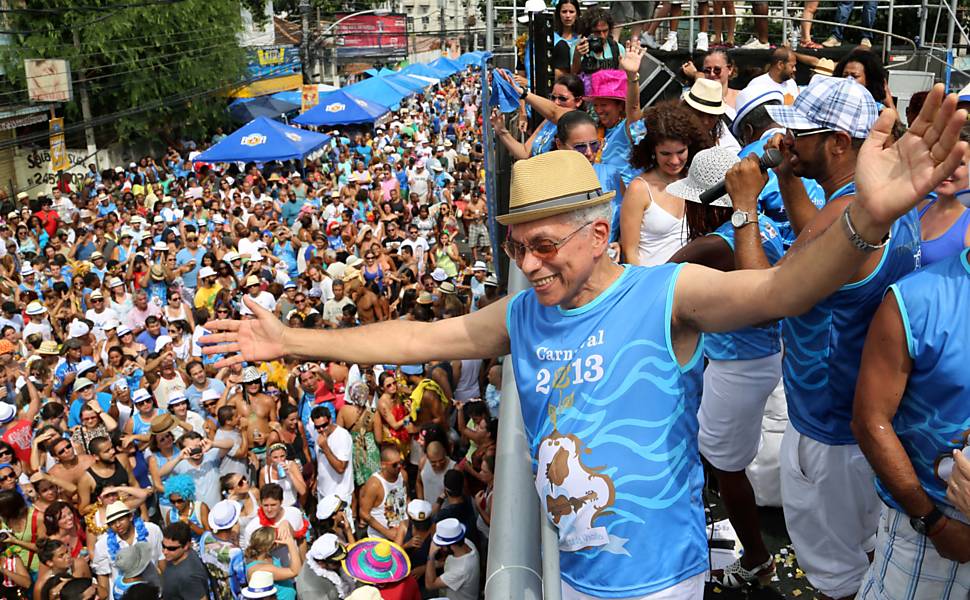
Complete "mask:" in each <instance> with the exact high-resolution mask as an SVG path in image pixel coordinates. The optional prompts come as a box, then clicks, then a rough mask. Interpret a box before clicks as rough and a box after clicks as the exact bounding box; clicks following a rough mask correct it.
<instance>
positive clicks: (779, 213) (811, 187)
mask: <svg viewBox="0 0 970 600" xmlns="http://www.w3.org/2000/svg"><path fill="white" fill-rule="evenodd" d="M784 103H785V97H784V95H783V94H782V93H781V92H780V91H779V90H777V89H773V88H772V87H758V86H752V85H749V86H748V87H746V88H744V89H743V90H741V92H740V93H739V94H738V98H737V115H736V116H735V117H734V121H733V122H732V124H731V132H732V133H733V134H734V135H735V136H736V137H737V138H738V140H740V141H741V143H742V144H744V147H742V148H741V152H739V153H738V156H740V157H741V158H744V157H746V156H748V155H751V154H754V155H756V156H758V157H761V156H763V155H764V153H765V145H766V144H767V143H768V141H769V140H771V139H772V138H773V137H774V136H776V135H778V134H783V133H784V132H785V130H784V129H782V128H780V127H778V124H777V123H775V122H774V120H773V119H772V118H771V115H769V114H768V108H767V107H768V106H774V105H783V104H784ZM802 185H803V186H804V188H805V193H806V194H807V195H808V198H809V200H811V201H812V204H814V205H815V206H817V207H822V206H824V205H825V190H823V189H822V187H821V186H820V185H819V184H818V183H817V182H816V181H815V180H814V179H809V178H805V177H803V178H802ZM758 211H759V212H761V213H763V214H764V215H765V216H767V217H768V218H770V219H771V220H772V221H774V222H775V223H777V224H778V232H779V234H781V239H782V243H783V244H784V245H785V248H788V247H790V246H791V245H792V244H793V243H794V242H795V237H796V234H795V233H794V232H793V231H792V227H791V224H790V223H789V222H788V214H787V213H786V212H785V204H784V201H783V200H782V196H781V190H780V189H779V187H778V176H777V175H776V174H775V171H774V169H770V170H769V171H768V183H766V184H765V187H764V189H762V190H761V194H760V195H759V196H758Z"/></svg>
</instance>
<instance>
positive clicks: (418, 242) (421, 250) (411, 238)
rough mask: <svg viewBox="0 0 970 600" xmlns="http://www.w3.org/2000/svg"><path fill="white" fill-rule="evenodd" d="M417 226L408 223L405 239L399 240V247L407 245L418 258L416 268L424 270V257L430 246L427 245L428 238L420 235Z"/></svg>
mask: <svg viewBox="0 0 970 600" xmlns="http://www.w3.org/2000/svg"><path fill="white" fill-rule="evenodd" d="M419 231H420V230H419V229H418V226H417V225H415V224H413V223H412V224H410V225H408V237H407V239H406V240H404V241H403V242H401V245H400V247H399V248H405V247H409V248H411V252H412V253H413V254H414V257H415V258H417V259H418V270H420V271H424V257H425V255H426V254H427V252H428V249H429V248H430V246H428V240H426V239H424V238H423V237H421V236H420V235H418V234H419Z"/></svg>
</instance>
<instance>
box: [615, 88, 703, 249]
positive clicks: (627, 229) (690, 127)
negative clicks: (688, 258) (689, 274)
mask: <svg viewBox="0 0 970 600" xmlns="http://www.w3.org/2000/svg"><path fill="white" fill-rule="evenodd" d="M643 120H644V124H645V125H646V127H647V135H646V136H645V137H644V138H643V140H641V141H640V143H638V144H637V145H636V146H634V147H633V152H632V153H631V156H630V164H631V165H632V166H633V167H634V168H636V169H642V170H643V173H641V174H640V175H638V176H637V177H635V178H634V179H633V181H631V182H630V186H629V187H628V188H627V191H626V197H625V199H624V202H623V206H622V207H621V209H620V247H621V249H622V251H623V260H624V262H626V263H628V264H631V265H644V266H652V265H659V264H663V263H665V262H667V260H668V259H669V258H670V257H671V256H672V255H673V254H674V252H676V251H677V250H679V249H680V248H681V247H682V246H683V245H684V244H685V243H686V241H687V240H686V237H685V232H684V210H685V209H684V200H683V198H677V197H675V196H671V195H670V194H668V193H667V192H666V188H667V186H668V185H669V184H670V183H673V182H674V181H677V180H678V179H681V178H682V177H684V176H685V175H686V174H687V169H688V167H689V166H690V161H691V159H693V157H694V154H696V153H697V152H699V151H700V150H703V149H704V148H708V147H710V146H711V145H712V143H711V139H710V136H709V135H708V134H707V133H706V132H705V131H704V129H703V128H702V126H701V125H700V123H699V122H698V121H697V119H696V117H694V115H693V113H692V112H691V111H690V109H688V108H686V107H684V106H682V105H680V104H678V103H676V102H664V103H662V104H658V105H656V106H653V107H651V108H649V109H647V111H646V112H645V113H644V118H643Z"/></svg>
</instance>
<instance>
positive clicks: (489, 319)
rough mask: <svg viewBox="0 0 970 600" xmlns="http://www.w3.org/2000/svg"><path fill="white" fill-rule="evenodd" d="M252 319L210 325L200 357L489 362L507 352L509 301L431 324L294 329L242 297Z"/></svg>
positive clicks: (400, 322)
mask: <svg viewBox="0 0 970 600" xmlns="http://www.w3.org/2000/svg"><path fill="white" fill-rule="evenodd" d="M244 302H246V305H247V306H248V307H249V309H250V310H252V311H253V314H254V315H256V318H255V319H248V320H244V321H229V320H223V321H210V322H209V323H207V324H206V328H207V329H209V330H210V331H212V332H213V333H212V334H210V335H207V336H204V337H203V338H202V339H201V340H200V343H201V344H202V345H203V347H202V351H203V352H204V353H205V354H228V355H231V356H227V357H226V358H224V359H222V360H221V361H219V362H218V363H216V367H222V366H226V365H231V364H234V363H238V362H242V361H270V360H276V359H278V358H280V357H282V356H295V357H298V358H301V359H304V360H340V361H346V362H350V363H358V364H381V363H386V364H398V365H407V364H416V363H425V362H431V361H434V360H437V359H472V358H492V357H495V356H501V355H502V354H507V353H508V352H509V335H508V331H507V330H506V326H505V311H506V308H507V306H508V300H507V299H506V300H501V301H499V302H496V303H495V304H491V305H489V306H487V307H485V308H483V309H482V310H479V311H475V312H473V313H471V314H468V315H465V316H462V317H456V318H452V319H443V320H441V321H435V322H433V323H421V322H417V321H405V320H395V321H384V322H381V323H374V324H372V325H365V326H363V327H352V328H347V329H327V330H321V329H295V328H291V327H286V326H284V325H283V323H281V322H280V320H279V319H277V318H276V317H275V316H274V315H273V313H271V312H269V311H267V310H265V309H263V308H262V307H261V306H259V305H258V304H256V303H255V302H252V301H251V300H250V299H249V298H245V299H244Z"/></svg>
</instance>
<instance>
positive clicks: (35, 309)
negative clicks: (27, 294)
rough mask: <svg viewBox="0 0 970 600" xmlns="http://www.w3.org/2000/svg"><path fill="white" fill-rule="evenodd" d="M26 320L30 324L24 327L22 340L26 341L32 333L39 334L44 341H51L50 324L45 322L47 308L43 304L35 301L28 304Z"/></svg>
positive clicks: (51, 331)
mask: <svg viewBox="0 0 970 600" xmlns="http://www.w3.org/2000/svg"><path fill="white" fill-rule="evenodd" d="M27 318H28V319H29V320H30V322H29V323H27V324H26V325H24V330H23V334H22V335H23V339H25V340H26V339H27V337H28V336H29V335H30V334H32V333H39V334H40V336H41V337H42V338H43V339H44V341H50V340H52V339H53V335H54V332H53V330H52V329H51V324H50V323H48V322H47V308H45V307H44V305H43V304H41V303H40V302H38V301H36V300H34V301H33V302H31V303H30V304H28V305H27Z"/></svg>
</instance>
